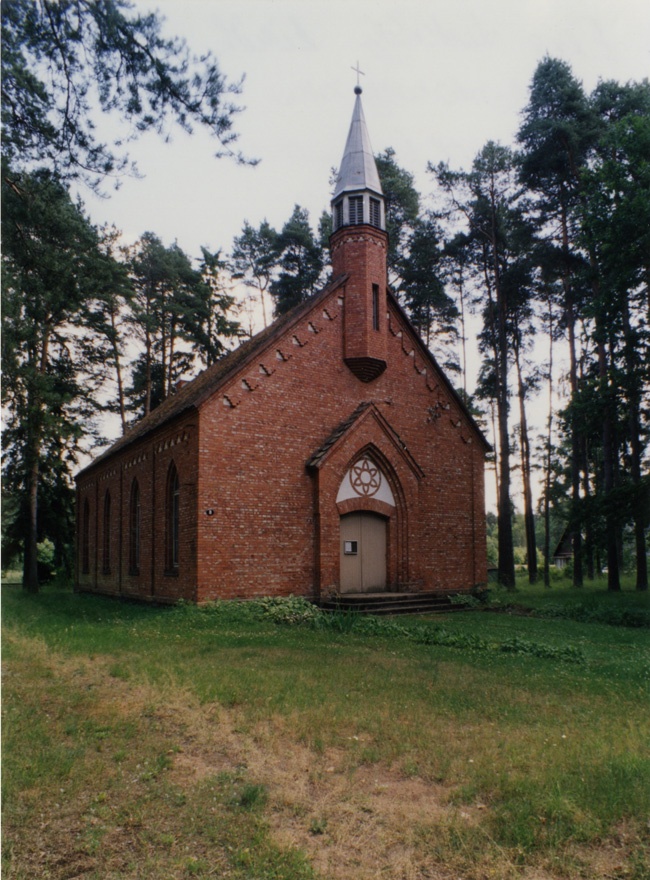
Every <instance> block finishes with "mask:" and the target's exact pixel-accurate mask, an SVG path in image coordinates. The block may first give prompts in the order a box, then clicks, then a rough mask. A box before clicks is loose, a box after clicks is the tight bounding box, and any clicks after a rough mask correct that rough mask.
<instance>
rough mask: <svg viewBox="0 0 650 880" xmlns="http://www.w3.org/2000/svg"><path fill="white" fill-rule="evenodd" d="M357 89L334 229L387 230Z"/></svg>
mask: <svg viewBox="0 0 650 880" xmlns="http://www.w3.org/2000/svg"><path fill="white" fill-rule="evenodd" d="M354 92H355V94H356V96H357V97H356V100H355V102H354V112H353V113H352V122H351V123H350V131H349V132H348V139H347V141H346V143H345V150H344V151H343V158H342V159H341V167H340V169H339V175H338V177H337V179H336V186H335V188H334V196H333V198H332V217H333V221H334V223H333V228H334V230H335V231H336V230H337V229H339V228H340V227H341V226H355V225H358V224H361V223H369V224H370V225H371V226H376V227H377V228H378V229H385V228H386V216H385V211H384V194H383V192H382V189H381V183H380V181H379V174H378V173H377V165H376V163H375V157H374V154H373V152H372V147H371V145H370V137H369V135H368V129H367V127H366V120H365V117H364V115H363V106H362V104H361V87H360V86H356V88H355V90H354Z"/></svg>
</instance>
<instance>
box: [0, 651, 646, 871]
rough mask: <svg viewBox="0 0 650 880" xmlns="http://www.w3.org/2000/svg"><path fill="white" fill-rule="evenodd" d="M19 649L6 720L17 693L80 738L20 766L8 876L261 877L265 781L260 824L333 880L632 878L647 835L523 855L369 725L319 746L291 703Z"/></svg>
mask: <svg viewBox="0 0 650 880" xmlns="http://www.w3.org/2000/svg"><path fill="white" fill-rule="evenodd" d="M20 647H21V655H20V659H18V660H12V661H11V662H10V663H9V664H8V672H9V676H8V678H7V680H6V683H5V694H4V703H5V711H6V713H7V715H6V718H5V724H11V719H12V715H11V711H12V706H17V705H19V704H20V705H22V707H23V708H24V707H25V706H32V707H33V708H32V711H33V714H34V718H35V719H36V718H38V724H39V725H41V728H42V730H41V732H40V734H39V735H40V736H41V737H43V738H44V739H47V740H48V742H51V743H52V744H56V747H57V748H58V749H60V752H56V753H55V752H53V753H52V754H57V755H58V754H60V756H61V760H63V759H65V758H66V754H67V753H66V749H67V750H69V751H70V752H71V754H70V755H68V756H67V757H68V759H69V760H70V761H71V765H70V766H71V770H70V772H69V773H67V774H63V775H62V776H61V778H56V774H53V776H52V778H45V777H43V778H39V777H38V775H34V774H32V776H30V775H29V773H30V772H31V771H30V768H29V767H27V768H26V769H25V773H26V776H25V779H26V780H30V781H29V785H27V783H26V784H25V786H24V787H23V789H22V791H16V792H15V793H14V794H13V795H12V797H11V800H10V803H9V805H8V807H7V808H6V812H5V825H4V846H5V868H6V873H5V874H3V876H6V877H7V880H23V878H24V880H26V878H33V877H39V878H52V880H63V878H70V880H72V878H78V880H92V878H101V880H112V878H121V880H128V878H138V880H153V878H156V880H157V878H160V877H165V878H169V880H175V878H179V880H180V878H185V877H190V876H198V877H222V878H228V877H232V878H243V877H247V876H258V874H256V873H254V872H253V871H251V872H250V873H246V869H245V868H244V867H241V869H240V868H238V867H237V865H238V864H239V865H242V866H243V865H245V860H244V855H245V852H246V847H244V844H243V843H240V841H241V840H242V839H243V835H245V833H248V831H249V826H248V825H246V824H245V823H246V822H249V824H250V822H251V821H253V820H249V818H248V814H247V813H245V811H244V810H243V808H242V806H241V805H242V804H243V803H244V800H243V797H242V792H243V791H245V790H246V789H245V786H248V791H249V793H250V792H253V793H255V792H256V791H258V792H259V791H263V792H264V794H265V796H264V799H263V801H262V800H260V803H263V806H262V807H260V810H261V813H260V815H261V819H260V822H262V824H261V825H258V826H256V828H258V830H259V828H262V827H263V828H264V833H265V834H268V835H269V836H270V838H271V839H272V841H273V842H274V845H276V846H277V847H278V850H279V851H283V852H284V851H286V852H291V851H293V850H300V851H302V852H304V853H306V854H307V857H308V861H309V862H310V863H311V865H312V866H313V868H314V871H315V872H316V874H317V876H319V877H322V878H327V880H350V878H355V880H377V878H388V880H452V878H454V880H461V878H462V880H487V878H498V880H508V878H519V880H560V878H563V880H564V878H579V877H589V878H592V880H598V878H621V880H623V878H632V877H634V876H635V874H634V873H633V867H630V865H632V861H633V859H632V861H631V860H630V859H631V855H630V854H633V852H634V848H635V846H637V845H638V844H639V842H638V840H637V839H636V838H635V837H634V835H633V834H632V833H627V832H625V831H624V830H621V832H620V833H619V834H617V835H616V836H614V838H612V839H611V840H609V841H607V842H604V843H602V844H601V845H600V846H599V847H597V848H594V847H591V848H587V847H580V848H579V847H572V848H570V849H567V850H565V851H564V853H563V854H562V856H563V858H562V862H561V863H560V860H559V855H558V854H556V855H555V857H554V858H555V859H556V861H551V860H550V859H546V860H545V861H541V860H540V862H539V863H538V864H537V865H536V866H533V867H530V866H525V865H524V864H523V858H522V856H523V854H522V853H511V852H508V851H506V850H504V849H501V848H500V847H498V846H497V845H496V843H495V842H494V841H493V840H491V838H490V835H489V832H488V828H489V816H490V810H491V807H490V804H483V803H478V802H474V803H470V804H463V805H461V806H457V805H454V804H453V803H452V802H451V799H452V795H453V791H452V790H451V788H450V787H448V786H446V785H442V784H438V783H434V782H430V781H427V780H424V779H421V778H419V777H418V776H415V775H411V776H409V775H407V774H405V773H404V772H403V770H402V768H401V767H398V766H386V765H384V764H381V763H364V761H363V759H362V758H361V757H360V756H362V755H363V748H364V746H371V745H372V743H371V742H370V741H369V740H370V737H369V736H368V734H365V735H360V736H359V737H357V736H351V737H349V739H348V741H346V742H342V743H341V744H340V746H339V747H337V748H325V749H322V750H320V751H317V750H314V749H312V748H310V747H309V746H308V745H306V744H304V743H302V742H300V741H297V737H296V736H295V734H294V733H293V731H292V722H291V717H286V716H284V717H281V716H274V715H272V716H270V717H269V718H267V719H266V720H265V721H264V722H263V723H260V722H251V721H250V719H249V718H247V717H246V714H245V711H244V710H243V709H241V708H239V707H235V708H226V707H223V706H221V705H219V704H216V703H210V704H201V703H199V701H198V700H197V698H196V697H195V695H193V694H192V693H191V692H189V691H186V690H184V689H182V688H179V687H177V686H175V685H174V684H173V683H168V684H166V685H165V686H153V685H147V684H142V683H138V682H135V681H133V680H131V679H129V678H128V677H126V678H125V677H123V676H121V675H120V674H119V670H117V669H116V668H115V667H114V666H111V663H110V662H108V661H103V660H92V661H90V660H78V659H70V658H64V657H62V656H61V655H59V654H55V653H53V652H52V651H51V650H48V649H46V647H45V645H44V644H41V643H39V642H36V641H33V640H23V643H22V644H21V645H20ZM16 701H18V703H17V702H16ZM364 737H365V740H368V742H366V741H365V740H364ZM52 747H53V746H52ZM10 772H11V771H10ZM233 805H234V806H233ZM255 821H256V820H255ZM238 823H239V824H238ZM250 839H251V840H255V839H259V838H255V837H254V835H252V836H251V838H250ZM237 846H241V847H243V849H244V855H242V854H240V856H239V857H238V858H239V862H237V860H233V859H234V857H233V854H232V853H233V850H234V849H236V848H237ZM527 859H528V863H529V865H530V860H531V857H530V856H527ZM233 866H234V867H233ZM260 876H262V874H261V872H260ZM263 876H267V875H266V874H264V875H263ZM269 876H270V875H269ZM273 876H278V877H287V878H292V877H293V876H294V875H293V874H291V873H290V872H286V873H282V874H280V873H278V874H277V875H275V874H274V875H273ZM296 876H297V875H296ZM300 876H307V875H306V874H301V875H300ZM636 876H637V877H641V876H642V874H640V873H639V874H637V875H636Z"/></svg>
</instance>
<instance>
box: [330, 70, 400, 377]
mask: <svg viewBox="0 0 650 880" xmlns="http://www.w3.org/2000/svg"><path fill="white" fill-rule="evenodd" d="M354 92H355V95H356V100H355V104H354V111H353V114H352V122H351V124H350V131H349V133H348V139H347V142H346V144H345V150H344V152H343V159H342V160H341V168H340V171H339V176H338V178H337V181H336V187H335V190H334V196H333V198H332V228H333V230H334V231H333V232H332V236H331V238H330V250H331V253H332V269H333V274H334V276H335V277H336V276H340V275H347V276H348V278H347V280H346V282H345V289H344V306H343V315H344V319H343V333H344V340H343V358H344V360H345V363H346V365H347V366H348V367H349V369H350V370H351V371H352V372H353V373H354V375H355V376H356V377H357V378H358V379H360V380H361V381H362V382H372V380H373V379H376V378H377V377H378V376H380V375H381V374H382V373H383V372H384V370H385V369H386V332H387V320H386V285H387V268H386V256H387V250H388V236H387V234H386V209H385V204H384V194H383V192H382V189H381V183H380V181H379V174H378V172H377V165H376V163H375V157H374V154H373V152H372V147H371V146H370V138H369V136H368V129H367V128H366V120H365V118H364V115H363V107H362V105H361V92H362V89H361V87H360V86H359V85H357V86H356V87H355V89H354Z"/></svg>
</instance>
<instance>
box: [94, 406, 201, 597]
mask: <svg viewBox="0 0 650 880" xmlns="http://www.w3.org/2000/svg"><path fill="white" fill-rule="evenodd" d="M196 457H197V432H196V419H195V418H194V419H189V418H188V419H185V420H184V421H183V422H181V423H176V424H175V425H174V426H173V427H170V426H168V427H167V428H166V429H161V430H160V431H159V432H157V433H156V434H155V435H153V436H152V437H150V438H148V439H147V440H146V441H144V442H140V443H137V444H134V445H133V446H131V447H129V448H128V449H126V450H124V451H123V452H121V453H117V454H116V455H115V456H113V457H111V458H110V459H109V460H108V461H106V462H105V463H104V464H102V463H99V464H98V465H97V466H96V467H94V468H91V469H90V470H89V471H86V472H84V474H83V475H82V477H81V479H80V480H79V481H78V485H77V511H78V515H77V588H78V589H80V590H84V591H96V592H101V593H106V594H111V595H118V596H125V597H131V598H137V599H146V600H154V601H170V600H176V599H179V598H185V599H187V600H190V601H193V600H195V599H196V503H197V500H196V487H197V475H196V472H197V466H196ZM172 461H173V462H174V464H175V466H176V468H177V470H178V475H179V487H180V495H179V500H180V509H179V521H180V536H181V540H180V546H179V566H178V570H177V571H170V570H168V566H167V564H166V563H167V559H166V553H165V544H166V535H165V503H166V498H165V495H166V484H167V474H168V471H169V467H170V464H171V462H172ZM134 480H137V481H138V486H139V490H140V564H139V567H138V570H137V571H131V570H130V565H129V562H130V559H129V538H130V499H131V488H132V485H133V481H134ZM107 490H108V491H110V493H111V519H110V534H111V541H110V569H109V570H108V571H105V570H104V565H103V563H104V558H103V557H104V553H103V536H104V497H105V492H106V491H107ZM86 499H88V501H89V505H90V520H91V529H90V547H89V551H90V552H89V556H90V566H89V571H88V572H87V573H84V572H83V570H82V569H83V565H82V558H83V509H84V502H85V500H86Z"/></svg>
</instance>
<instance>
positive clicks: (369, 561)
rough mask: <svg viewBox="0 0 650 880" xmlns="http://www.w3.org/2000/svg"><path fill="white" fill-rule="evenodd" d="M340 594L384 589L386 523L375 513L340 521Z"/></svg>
mask: <svg viewBox="0 0 650 880" xmlns="http://www.w3.org/2000/svg"><path fill="white" fill-rule="evenodd" d="M340 558H341V593H378V592H381V591H383V590H385V589H386V519H385V518H384V517H382V516H379V515H377V514H375V513H366V512H357V513H348V514H346V515H345V516H342V517H341V554H340Z"/></svg>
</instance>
